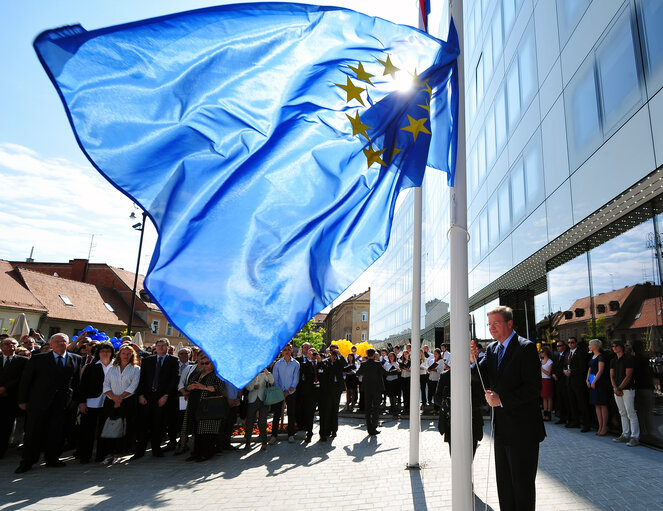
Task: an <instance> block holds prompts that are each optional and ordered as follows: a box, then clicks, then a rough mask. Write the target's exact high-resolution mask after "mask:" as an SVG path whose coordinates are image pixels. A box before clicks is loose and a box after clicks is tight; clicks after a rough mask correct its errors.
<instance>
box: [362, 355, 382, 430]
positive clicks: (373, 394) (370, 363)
mask: <svg viewBox="0 0 663 511" xmlns="http://www.w3.org/2000/svg"><path fill="white" fill-rule="evenodd" d="M374 357H375V350H374V349H373V348H370V349H368V350H366V362H362V363H361V366H359V369H358V370H357V376H361V377H362V380H361V384H362V386H363V388H364V399H365V401H366V405H365V407H366V431H368V434H369V436H375V435H377V434H379V433H380V432H379V431H378V417H379V413H380V400H381V396H382V393H383V392H384V390H385V388H384V378H385V376H386V375H387V371H385V370H384V367H382V364H380V363H379V362H378V361H376V360H375V358H374Z"/></svg>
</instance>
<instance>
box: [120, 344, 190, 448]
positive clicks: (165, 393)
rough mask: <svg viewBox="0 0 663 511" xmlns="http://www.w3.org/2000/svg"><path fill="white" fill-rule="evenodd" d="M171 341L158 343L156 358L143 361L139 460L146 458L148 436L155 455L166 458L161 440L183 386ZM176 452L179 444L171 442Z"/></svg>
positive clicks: (139, 385)
mask: <svg viewBox="0 0 663 511" xmlns="http://www.w3.org/2000/svg"><path fill="white" fill-rule="evenodd" d="M169 346H170V341H169V340H168V339H166V338H165V337H163V338H161V339H159V340H158V341H157V342H156V343H154V352H155V355H152V356H150V357H147V358H146V359H144V360H143V362H142V364H141V368H140V381H139V382H138V390H137V394H138V440H137V441H136V453H135V454H134V455H133V457H132V458H131V459H132V460H137V459H140V458H142V457H143V456H144V455H145V449H146V448H147V439H148V434H149V435H150V436H149V438H150V442H151V445H152V456H156V457H157V458H161V457H163V451H162V449H161V440H162V438H163V435H164V432H165V430H166V423H167V421H169V420H170V419H171V416H170V413H173V411H174V410H176V408H175V409H173V406H174V405H176V404H177V403H179V401H178V399H177V384H178V383H179V376H178V374H179V369H180V366H179V362H178V360H177V357H174V356H173V355H168V347H169ZM171 444H172V447H173V449H174V448H175V447H177V442H176V440H174V439H173V438H170V439H169V443H168V445H169V446H171Z"/></svg>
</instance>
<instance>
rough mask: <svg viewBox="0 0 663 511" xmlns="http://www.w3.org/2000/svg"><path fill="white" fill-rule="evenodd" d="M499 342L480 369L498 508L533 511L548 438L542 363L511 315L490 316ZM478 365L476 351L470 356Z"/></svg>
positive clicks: (506, 311) (501, 311)
mask: <svg viewBox="0 0 663 511" xmlns="http://www.w3.org/2000/svg"><path fill="white" fill-rule="evenodd" d="M488 326H489V329H490V335H491V336H492V337H493V338H494V339H495V342H493V343H491V344H490V345H489V346H488V348H487V350H486V356H485V358H484V359H483V360H482V361H481V362H480V363H479V368H480V370H481V373H482V375H483V380H484V382H485V385H486V401H487V403H488V404H489V405H490V406H491V407H492V409H493V413H494V425H495V433H494V434H495V440H494V446H495V472H496V475H497V495H498V497H499V501H500V509H504V510H509V511H530V510H531V511H534V508H535V505H536V488H535V479H536V471H537V466H538V462H539V443H540V442H541V441H543V439H544V438H545V436H546V431H545V428H544V426H543V417H542V415H541V409H540V407H539V396H540V394H541V361H540V360H539V355H538V351H537V349H536V345H535V344H534V343H532V342H530V341H528V340H527V339H524V338H523V337H520V336H518V335H516V333H515V332H514V331H513V311H512V310H511V309H510V308H509V307H504V306H499V307H496V308H494V309H492V310H491V311H490V312H488ZM471 353H472V355H471V358H472V360H471V361H472V362H474V360H476V357H477V349H476V347H475V348H473V349H472V351H471Z"/></svg>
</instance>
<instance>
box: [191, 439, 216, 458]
mask: <svg viewBox="0 0 663 511" xmlns="http://www.w3.org/2000/svg"><path fill="white" fill-rule="evenodd" d="M217 438H218V435H215V434H211V435H202V434H197V433H195V434H194V435H193V451H192V452H191V455H192V456H194V457H196V458H203V459H206V460H208V459H210V458H211V457H212V456H214V453H215V452H216V440H217Z"/></svg>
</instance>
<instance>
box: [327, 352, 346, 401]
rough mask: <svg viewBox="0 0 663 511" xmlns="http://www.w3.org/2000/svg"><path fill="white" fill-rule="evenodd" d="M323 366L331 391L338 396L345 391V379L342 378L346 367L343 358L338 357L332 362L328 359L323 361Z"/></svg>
mask: <svg viewBox="0 0 663 511" xmlns="http://www.w3.org/2000/svg"><path fill="white" fill-rule="evenodd" d="M324 364H325V365H326V366H327V372H328V375H329V385H330V388H331V390H332V391H333V392H337V393H339V394H340V393H341V392H343V391H344V390H345V379H344V378H343V373H344V370H345V366H346V365H347V362H346V361H345V358H343V357H342V356H340V355H339V356H338V357H336V360H335V361H334V362H332V361H331V358H329V359H327V360H325V362H324ZM334 380H336V381H334Z"/></svg>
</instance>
